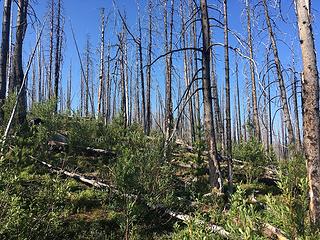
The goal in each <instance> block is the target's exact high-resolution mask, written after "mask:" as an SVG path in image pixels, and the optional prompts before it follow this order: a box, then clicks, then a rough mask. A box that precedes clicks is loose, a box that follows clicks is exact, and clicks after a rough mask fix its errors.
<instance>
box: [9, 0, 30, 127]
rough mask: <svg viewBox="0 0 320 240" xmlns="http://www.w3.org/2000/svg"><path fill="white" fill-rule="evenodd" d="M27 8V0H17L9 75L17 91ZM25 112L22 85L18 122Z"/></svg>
mask: <svg viewBox="0 0 320 240" xmlns="http://www.w3.org/2000/svg"><path fill="white" fill-rule="evenodd" d="M27 10H28V0H19V1H18V16H17V28H16V29H17V30H16V43H15V47H14V53H13V61H12V62H13V67H12V72H11V75H10V82H11V86H12V90H13V91H14V92H18V91H19V89H20V87H21V86H22V82H23V67H22V44H23V39H24V36H25V33H26V30H27ZM26 114H27V92H26V86H25V85H23V86H22V91H21V95H20V98H19V112H18V119H19V123H20V124H22V123H24V122H25V120H26Z"/></svg>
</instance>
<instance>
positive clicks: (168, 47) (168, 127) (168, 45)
mask: <svg viewBox="0 0 320 240" xmlns="http://www.w3.org/2000/svg"><path fill="white" fill-rule="evenodd" d="M163 15H164V37H165V42H164V48H165V51H166V53H169V54H167V55H166V73H165V79H166V81H165V86H166V87H165V89H166V95H165V143H164V156H165V157H166V156H167V153H168V151H169V149H168V148H169V138H170V136H171V134H172V130H173V112H172V35H173V15H174V0H171V13H170V23H169V28H170V29H169V33H168V13H167V0H164V8H163Z"/></svg>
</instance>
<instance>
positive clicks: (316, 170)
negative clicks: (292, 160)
mask: <svg viewBox="0 0 320 240" xmlns="http://www.w3.org/2000/svg"><path fill="white" fill-rule="evenodd" d="M295 4H296V13H297V19H298V27H299V34H300V46H301V51H302V61H303V78H304V79H303V81H302V94H303V95H302V99H303V144H304V150H305V155H306V159H307V172H308V182H309V198H310V200H309V213H310V222H311V224H312V225H313V226H314V227H316V228H318V229H319V228H320V185H319V182H320V133H319V127H320V122H319V73H318V69H317V57H316V51H315V45H314V39H313V32H312V26H311V18H312V16H311V4H310V2H309V1H304V0H296V1H295Z"/></svg>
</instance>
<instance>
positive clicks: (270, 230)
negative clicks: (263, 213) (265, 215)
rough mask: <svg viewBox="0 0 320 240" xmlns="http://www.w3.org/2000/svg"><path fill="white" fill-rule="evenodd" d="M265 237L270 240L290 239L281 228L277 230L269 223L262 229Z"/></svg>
mask: <svg viewBox="0 0 320 240" xmlns="http://www.w3.org/2000/svg"><path fill="white" fill-rule="evenodd" d="M261 231H262V233H263V235H264V236H266V237H268V238H270V239H275V238H276V239H279V240H289V238H287V237H286V234H285V233H284V232H283V231H282V230H281V229H279V228H276V227H274V226H272V225H271V224H269V223H264V224H263V225H262V229H261Z"/></svg>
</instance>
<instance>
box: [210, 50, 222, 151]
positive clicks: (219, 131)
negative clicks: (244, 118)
mask: <svg viewBox="0 0 320 240" xmlns="http://www.w3.org/2000/svg"><path fill="white" fill-rule="evenodd" d="M211 54H212V56H211V66H212V70H211V72H212V79H211V80H212V81H211V82H212V100H213V106H214V113H215V117H216V123H217V124H216V127H217V129H216V132H217V135H218V136H217V140H218V143H219V144H220V145H221V148H222V149H223V148H224V131H223V121H222V115H221V110H220V103H219V94H218V85H217V75H216V71H215V65H216V64H215V60H214V55H215V52H214V51H213V49H212V52H211Z"/></svg>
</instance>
